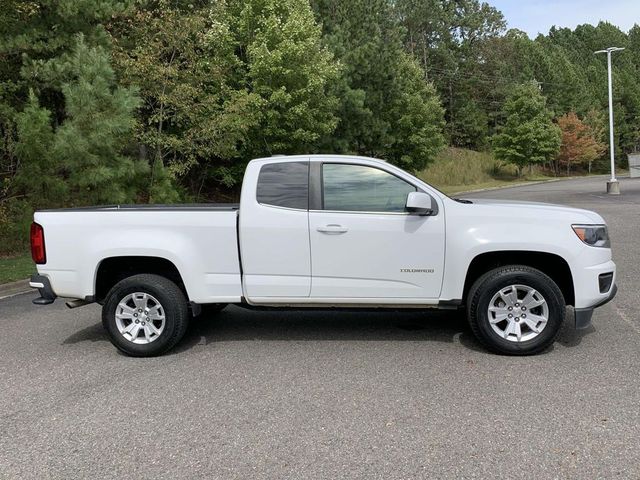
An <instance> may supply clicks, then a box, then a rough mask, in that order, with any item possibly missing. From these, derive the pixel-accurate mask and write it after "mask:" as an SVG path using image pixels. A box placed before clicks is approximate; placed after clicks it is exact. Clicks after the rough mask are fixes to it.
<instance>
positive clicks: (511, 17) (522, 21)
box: [485, 0, 640, 38]
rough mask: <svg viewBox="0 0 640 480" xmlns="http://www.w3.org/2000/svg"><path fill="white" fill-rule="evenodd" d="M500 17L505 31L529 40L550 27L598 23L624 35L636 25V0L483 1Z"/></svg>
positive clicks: (639, 3) (639, 0) (639, 17)
mask: <svg viewBox="0 0 640 480" xmlns="http://www.w3.org/2000/svg"><path fill="white" fill-rule="evenodd" d="M485 1H486V2H487V3H489V4H490V5H492V6H494V7H496V8H497V9H498V10H500V11H501V12H502V13H503V14H504V17H505V19H506V20H507V23H508V28H517V29H519V30H524V31H525V32H527V33H528V34H529V37H531V38H535V37H536V36H537V35H538V33H544V34H546V33H547V32H548V31H549V28H551V27H552V26H553V25H555V26H557V27H569V28H572V29H573V28H575V27H576V25H581V24H583V23H590V24H592V25H597V24H598V22H599V21H600V20H605V21H608V22H610V23H612V24H614V25H616V26H618V27H619V28H620V29H621V30H624V31H625V32H626V31H628V30H629V29H630V28H631V27H632V26H633V24H634V23H638V24H640V0H485Z"/></svg>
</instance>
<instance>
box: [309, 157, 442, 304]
mask: <svg viewBox="0 0 640 480" xmlns="http://www.w3.org/2000/svg"><path fill="white" fill-rule="evenodd" d="M320 178H321V187H322V202H321V209H319V210H312V211H310V212H309V230H310V238H311V271H312V279H311V297H314V298H318V299H321V298H350V299H354V301H357V299H369V301H368V302H366V301H365V300H363V303H372V302H373V303H376V299H377V300H379V303H394V302H393V299H408V298H412V299H416V302H414V303H419V301H420V300H425V303H433V302H430V301H429V300H432V301H433V300H435V299H437V298H438V297H439V295H440V289H441V285H442V275H443V266H444V219H443V214H442V212H440V213H439V214H436V215H434V216H418V215H410V214H408V213H407V212H406V211H405V204H406V199H407V195H408V194H409V192H414V191H416V190H417V187H416V186H414V185H412V184H410V183H408V182H407V181H405V180H404V179H401V178H399V177H397V176H395V175H394V174H392V173H389V172H387V171H385V170H382V169H380V168H378V167H374V166H368V165H356V164H347V163H324V164H323V165H322V170H321V174H320Z"/></svg>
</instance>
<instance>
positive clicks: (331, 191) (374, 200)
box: [322, 163, 416, 212]
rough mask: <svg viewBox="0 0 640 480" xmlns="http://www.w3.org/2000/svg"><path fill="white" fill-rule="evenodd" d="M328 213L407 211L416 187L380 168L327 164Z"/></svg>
mask: <svg viewBox="0 0 640 480" xmlns="http://www.w3.org/2000/svg"><path fill="white" fill-rule="evenodd" d="M322 186H323V200H324V204H323V205H324V209H325V210H335V211H354V212H404V211H405V205H406V202H407V195H408V194H409V192H415V191H416V188H415V187H414V186H413V185H411V184H409V183H407V182H405V181H404V180H402V179H400V178H398V177H396V176H395V175H392V174H390V173H387V172H385V171H383V170H380V169H379V168H374V167H368V166H365V165H349V164H340V163H325V164H324V165H323V166H322Z"/></svg>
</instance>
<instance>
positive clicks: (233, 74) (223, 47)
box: [109, 0, 337, 197]
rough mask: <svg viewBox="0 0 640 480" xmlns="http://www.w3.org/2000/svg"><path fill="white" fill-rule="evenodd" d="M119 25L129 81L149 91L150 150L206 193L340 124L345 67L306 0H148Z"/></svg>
mask: <svg viewBox="0 0 640 480" xmlns="http://www.w3.org/2000/svg"><path fill="white" fill-rule="evenodd" d="M109 30H110V33H111V35H112V38H113V42H114V45H115V49H114V59H115V63H116V65H117V67H118V70H119V72H120V75H121V77H122V81H123V83H125V84H127V85H136V86H139V87H140V93H141V95H142V98H143V107H142V109H141V121H140V123H139V125H138V135H137V136H138V140H139V142H140V153H141V155H142V156H144V157H145V158H149V161H150V162H151V163H152V165H153V171H154V178H157V175H158V174H159V173H160V174H163V175H167V174H168V175H169V176H170V177H171V178H172V179H174V180H176V181H177V182H178V183H181V184H182V185H183V186H185V187H186V188H187V190H188V191H190V192H191V194H193V195H195V196H196V197H198V195H199V194H200V193H201V192H202V191H203V190H206V189H207V186H209V187H210V188H212V189H215V188H216V184H220V183H221V184H222V185H224V186H225V187H235V186H237V185H238V184H239V183H240V181H241V179H242V175H243V171H244V167H245V165H246V163H247V161H248V160H250V159H251V158H254V157H256V156H264V155H271V154H274V153H304V152H309V151H312V150H313V149H314V146H315V145H316V143H317V141H318V139H319V138H320V137H321V136H324V135H328V134H330V133H331V132H332V131H333V129H334V128H335V125H336V122H337V119H336V118H335V116H334V113H333V112H334V110H335V108H336V99H335V97H334V96H332V95H331V94H330V92H329V88H328V85H329V83H330V82H331V81H332V79H333V78H334V77H335V76H336V74H337V66H336V65H335V64H334V62H333V61H332V58H331V55H330V53H329V52H328V51H327V50H326V49H325V48H323V46H322V45H321V36H320V35H321V33H320V29H319V27H318V26H317V25H316V24H315V21H314V18H313V14H312V12H311V10H310V8H309V5H308V3H306V2H305V1H303V0H285V1H276V0H251V1H246V2H233V3H230V4H229V5H227V3H226V2H206V1H202V2H193V3H189V4H186V3H185V4H180V3H176V2H172V1H168V0H158V1H145V2H142V3H141V4H140V5H139V6H138V8H137V9H136V11H135V12H134V13H133V14H132V15H128V16H122V17H121V18H119V19H117V20H116V21H114V22H113V23H112V24H111V26H110V28H109Z"/></svg>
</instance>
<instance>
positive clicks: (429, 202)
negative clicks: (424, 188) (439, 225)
mask: <svg viewBox="0 0 640 480" xmlns="http://www.w3.org/2000/svg"><path fill="white" fill-rule="evenodd" d="M433 203H434V200H433V198H431V195H428V194H426V193H423V192H410V193H409V195H407V205H406V207H405V208H406V210H407V212H409V213H412V214H414V215H422V216H427V215H433V212H434V210H435V208H434V205H433Z"/></svg>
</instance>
